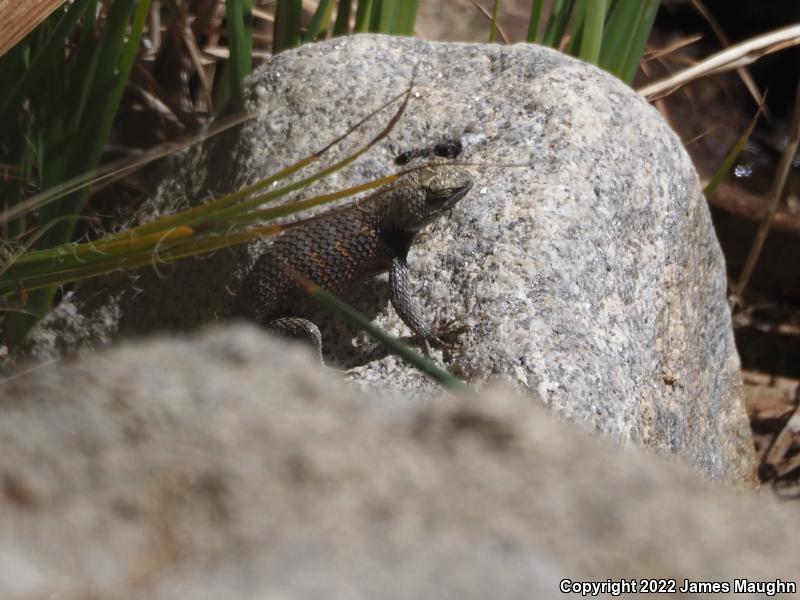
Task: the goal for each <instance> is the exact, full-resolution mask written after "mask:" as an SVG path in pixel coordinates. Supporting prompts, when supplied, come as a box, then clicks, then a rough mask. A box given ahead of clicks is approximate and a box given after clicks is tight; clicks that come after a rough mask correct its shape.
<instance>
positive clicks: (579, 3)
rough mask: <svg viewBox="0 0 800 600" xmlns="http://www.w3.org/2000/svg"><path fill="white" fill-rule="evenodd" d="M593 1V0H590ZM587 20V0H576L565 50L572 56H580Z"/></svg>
mask: <svg viewBox="0 0 800 600" xmlns="http://www.w3.org/2000/svg"><path fill="white" fill-rule="evenodd" d="M590 1H591V0H590ZM585 20H586V0H575V5H574V7H573V11H572V20H571V26H570V31H569V42H568V43H567V46H566V48H564V51H565V52H566V53H567V54H569V55H570V56H578V54H579V52H580V47H581V40H582V39H583V26H584V21H585Z"/></svg>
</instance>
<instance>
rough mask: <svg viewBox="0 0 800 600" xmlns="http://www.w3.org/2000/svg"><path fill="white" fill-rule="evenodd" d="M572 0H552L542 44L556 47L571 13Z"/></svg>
mask: <svg viewBox="0 0 800 600" xmlns="http://www.w3.org/2000/svg"><path fill="white" fill-rule="evenodd" d="M573 3H574V2H573V0H554V1H553V7H552V9H551V10H550V18H549V19H548V20H547V27H546V28H545V32H544V37H543V39H542V44H544V45H545V46H550V47H551V48H558V46H559V44H560V43H561V38H562V37H563V36H564V32H565V31H566V30H567V24H568V23H569V17H570V15H571V14H572V6H573Z"/></svg>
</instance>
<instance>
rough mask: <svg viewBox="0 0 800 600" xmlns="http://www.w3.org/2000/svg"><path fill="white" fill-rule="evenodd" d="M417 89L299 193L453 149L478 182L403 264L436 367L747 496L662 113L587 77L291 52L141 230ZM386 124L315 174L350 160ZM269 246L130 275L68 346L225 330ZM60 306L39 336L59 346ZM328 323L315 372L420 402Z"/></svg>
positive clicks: (516, 62) (567, 67)
mask: <svg viewBox="0 0 800 600" xmlns="http://www.w3.org/2000/svg"><path fill="white" fill-rule="evenodd" d="M415 69H416V71H415ZM414 72H416V80H415V82H414V96H413V98H412V100H411V102H410V103H409V106H408V108H407V110H406V112H405V114H404V115H403V117H402V119H401V121H400V122H399V123H398V125H397V126H396V128H395V129H394V130H393V131H392V132H391V135H390V136H389V137H388V138H387V139H386V140H384V141H382V142H381V143H380V144H378V145H377V146H376V147H375V148H374V149H372V150H371V151H370V152H369V153H368V154H367V155H366V156H364V157H363V158H361V159H360V160H359V161H358V162H357V163H356V164H355V165H353V166H352V167H351V168H348V169H346V170H344V171H341V172H339V173H337V174H335V175H334V176H332V177H330V178H329V179H327V180H326V181H325V182H324V183H322V184H320V185H316V186H314V187H313V188H312V189H311V190H310V191H309V192H308V193H309V194H311V193H315V192H319V191H329V190H332V189H338V188H342V187H344V186H346V185H352V184H353V183H355V182H361V181H364V180H367V179H370V178H374V177H378V176H382V175H385V174H386V173H387V172H391V171H394V170H396V169H397V167H395V166H394V165H393V163H392V160H393V158H394V156H396V155H397V154H398V153H399V152H402V151H405V150H408V149H410V148H418V147H421V146H427V145H430V144H433V143H435V142H439V141H441V140H443V139H446V138H459V139H462V140H464V141H465V142H466V143H467V148H466V150H465V152H464V155H463V157H462V159H463V160H464V161H466V162H468V163H469V165H470V168H471V169H472V170H473V171H474V173H475V176H476V178H477V183H476V186H475V188H474V189H473V191H472V192H471V194H470V195H469V196H468V197H467V198H466V199H465V200H463V201H462V202H461V203H460V204H459V205H458V206H457V207H456V208H455V209H454V210H453V211H452V214H451V216H450V217H449V218H448V219H446V220H442V221H440V222H438V223H435V224H434V225H433V226H432V227H430V228H429V230H428V233H427V236H426V239H425V240H424V241H423V242H422V243H421V244H419V245H418V246H417V247H416V248H415V249H414V250H413V251H412V255H411V268H412V271H413V273H414V274H415V276H416V282H417V283H416V290H415V292H416V295H418V296H419V297H420V298H421V299H422V300H423V302H424V306H425V308H426V309H427V310H428V311H430V313H431V318H432V319H434V318H436V319H438V320H441V321H445V320H448V319H456V320H458V321H460V322H462V323H465V324H467V325H468V326H469V327H470V329H469V331H468V332H467V333H466V334H464V335H463V336H462V337H461V338H460V340H459V341H458V344H457V345H456V346H455V348H453V349H452V350H450V351H448V352H447V353H446V354H444V355H442V354H441V353H438V354H435V358H436V360H437V361H439V362H440V363H441V364H443V365H444V366H445V367H446V368H448V369H450V370H451V371H453V372H455V373H456V374H458V375H460V376H461V377H463V378H464V379H466V380H468V381H469V382H471V383H472V384H473V385H476V386H481V385H483V384H485V383H486V382H487V381H490V380H495V379H499V380H503V381H506V382H511V383H512V384H514V385H515V386H517V387H518V388H519V389H522V390H525V391H527V392H529V393H531V394H532V395H533V396H536V397H538V398H539V399H541V401H543V402H544V403H545V404H546V405H548V406H549V407H550V408H551V409H553V411H554V412H556V413H557V414H559V415H560V416H562V417H564V418H567V419H570V420H573V421H576V422H579V423H582V424H584V425H586V426H588V427H589V428H592V429H595V430H598V431H601V432H603V433H604V434H606V435H607V436H609V437H610V438H612V439H614V440H616V441H618V442H619V443H621V444H629V443H634V444H640V445H644V446H646V447H649V448H652V449H655V450H657V451H659V452H662V453H669V454H676V455H678V456H680V457H682V458H683V459H685V460H686V461H688V462H690V463H692V464H694V465H695V466H696V467H697V468H698V469H699V470H700V471H701V472H703V473H704V474H706V475H707V476H708V477H710V478H712V479H719V480H725V481H742V480H746V479H748V478H750V477H751V476H752V471H753V464H754V462H753V460H754V459H753V453H752V444H751V438H750V432H749V428H748V423H747V419H746V416H745V413H744V409H743V406H742V402H741V389H740V382H739V362H738V357H737V354H736V350H735V347H734V342H733V336H732V331H731V322H730V315H729V311H728V308H727V305H726V299H725V270H724V264H723V257H722V254H721V252H720V249H719V246H718V244H717V241H716V238H715V235H714V232H713V229H712V226H711V222H710V219H709V214H708V210H707V208H706V203H705V200H704V198H703V196H702V193H701V190H700V186H699V183H698V180H697V176H696V174H695V171H694V169H693V167H692V165H691V163H690V161H689V159H688V157H687V155H686V153H685V152H684V150H683V148H682V146H681V144H680V142H679V140H678V138H677V137H676V136H675V135H674V134H673V132H672V131H671V130H670V129H669V127H668V126H667V124H666V123H665V122H664V121H663V120H662V119H661V118H660V116H659V115H658V114H657V112H656V111H655V110H654V109H653V108H651V107H650V106H649V105H648V104H647V103H645V102H644V101H643V100H641V99H640V98H639V97H638V96H637V95H636V94H635V93H634V92H633V91H631V90H630V89H629V88H627V87H626V86H625V85H623V84H622V83H620V82H619V81H617V80H616V79H614V78H613V77H611V76H610V75H607V74H605V73H603V72H601V71H599V70H598V69H595V68H593V67H591V66H587V65H585V64H582V63H580V62H578V61H575V60H572V59H570V58H568V57H566V56H563V55H561V54H558V53H556V52H553V51H550V50H547V49H544V48H540V47H535V46H528V45H516V46H509V47H503V46H499V45H492V46H487V45H468V44H433V43H427V42H424V41H420V40H413V39H403V38H390V37H380V36H357V37H353V38H346V39H336V40H333V41H330V42H326V43H323V44H317V45H310V46H304V47H302V48H300V49H298V50H296V51H292V52H287V53H284V54H281V55H279V56H277V57H275V58H274V59H272V60H271V61H270V62H269V63H268V64H266V65H265V66H264V67H262V68H261V69H259V71H258V72H257V73H255V74H254V75H253V76H252V77H250V79H249V80H248V83H247V86H246V89H245V90H244V91H243V94H242V98H241V100H240V103H239V104H238V105H237V106H236V107H235V109H240V108H244V109H245V110H252V111H257V112H258V118H257V119H255V120H254V121H252V122H249V123H247V124H246V125H245V126H243V127H242V128H241V129H239V130H237V131H233V132H228V133H226V134H224V135H221V136H219V137H218V138H216V139H213V140H210V141H209V142H208V143H207V144H206V145H205V146H204V147H203V148H201V149H198V150H196V151H195V152H194V153H193V154H191V155H190V156H188V157H187V158H186V161H185V162H184V164H183V165H182V166H181V167H180V168H178V169H176V172H175V174H174V175H172V176H171V177H170V178H168V179H167V180H166V181H165V182H164V184H163V185H162V186H161V188H160V190H159V192H158V193H157V194H156V195H155V196H154V197H153V198H152V199H151V200H150V201H149V202H148V204H147V205H146V206H145V207H144V209H143V211H142V214H141V215H140V219H145V218H150V217H152V216H155V215H158V214H164V213H171V212H174V211H176V210H178V209H179V208H182V207H185V206H188V205H191V204H196V203H197V202H199V201H201V200H203V199H206V198H208V197H209V196H210V195H211V194H213V193H219V192H224V191H229V190H233V189H237V188H239V187H241V186H242V185H244V184H246V183H250V182H252V181H254V180H256V179H258V178H261V177H263V176H265V175H267V174H269V173H273V172H275V171H276V170H277V169H278V168H280V167H283V166H286V165H288V164H290V163H292V162H293V161H296V160H298V159H299V158H301V157H304V156H306V155H309V154H311V153H313V152H315V151H317V150H319V149H320V148H321V147H322V146H324V145H325V144H326V143H328V142H329V141H330V140H332V139H335V138H336V137H337V136H339V135H342V134H343V133H345V132H346V131H347V130H348V128H350V127H351V126H352V125H353V124H354V123H356V122H358V121H359V120H360V119H362V118H363V117H364V116H365V115H366V114H368V113H369V112H370V111H371V110H373V109H375V108H377V107H379V106H380V105H381V104H382V103H384V102H386V101H387V100H388V99H389V98H391V97H392V96H393V95H395V94H398V93H399V92H401V91H402V90H403V89H405V88H406V87H407V86H408V85H409V84H410V81H411V77H412V74H413V73H414ZM390 114H391V111H384V112H383V113H381V114H380V115H379V116H378V118H376V119H373V120H372V121H371V122H369V123H368V124H367V125H366V126H365V127H363V128H361V129H359V130H358V131H357V132H356V133H355V134H354V135H353V136H351V138H352V139H349V140H348V141H347V142H346V143H344V144H342V146H341V147H340V148H337V149H336V150H335V151H334V152H332V153H331V156H330V157H329V159H330V160H333V159H334V158H338V157H341V156H343V155H344V154H346V153H348V152H350V151H352V150H353V149H354V148H355V147H356V146H358V145H360V144H363V143H365V141H366V140H368V139H370V138H371V137H372V136H373V135H374V134H375V133H376V132H377V131H379V130H380V129H381V128H382V127H383V126H384V124H385V123H386V122H387V121H388V119H389V117H390ZM265 243H268V242H261V243H257V244H253V245H252V246H250V247H249V248H247V249H238V250H234V251H231V252H227V251H225V252H219V253H218V254H216V255H215V256H213V257H211V258H208V259H205V260H190V261H186V262H185V264H182V265H178V266H174V267H172V268H167V269H161V272H159V273H157V274H156V273H153V272H152V271H147V270H145V271H143V272H142V273H141V275H140V276H139V277H138V278H137V279H136V281H127V280H126V281H122V282H121V283H117V284H116V285H115V286H111V291H98V290H97V288H96V287H92V288H86V289H84V291H83V292H80V293H79V294H78V295H77V297H76V298H75V300H74V304H76V305H78V306H79V309H78V311H77V313H78V314H79V315H80V318H81V319H83V322H85V323H92V324H95V326H94V328H93V329H92V331H90V332H87V335H86V336H85V338H84V339H90V340H96V339H101V338H104V337H110V336H112V335H116V334H118V332H122V333H124V334H132V333H136V334H139V333H142V332H148V331H153V330H164V329H186V328H190V327H194V326H196V325H198V324H201V323H204V322H206V321H208V320H210V319H214V318H221V317H224V316H225V315H226V314H227V312H228V311H229V308H230V304H231V302H232V298H233V294H235V291H236V289H237V287H238V282H239V280H240V278H241V276H242V273H243V272H245V271H246V269H247V268H248V267H249V266H250V265H251V264H252V262H253V261H254V259H255V257H256V256H257V255H258V254H259V252H260V251H261V250H262V249H263V244H265ZM109 298H112V299H113V300H109ZM353 301H354V303H355V305H356V306H357V307H358V308H360V309H361V310H362V311H364V312H366V313H367V314H368V315H370V316H373V317H375V320H376V321H377V322H378V324H380V325H381V326H383V327H385V328H386V329H388V330H389V331H390V332H392V333H395V334H398V335H404V334H407V333H408V332H407V330H406V329H405V327H404V326H403V325H402V324H401V323H400V321H399V319H398V318H397V317H396V315H395V314H394V313H393V311H392V310H391V308H389V307H388V306H387V303H386V293H385V282H382V281H380V280H379V281H377V282H373V283H372V284H370V285H368V286H366V287H365V289H364V290H362V293H360V294H359V295H357V296H356V298H355V299H353ZM68 308H69V307H68V306H67V307H65V308H64V309H62V310H61V311H57V312H56V314H55V315H54V316H53V318H52V319H53V320H56V321H58V320H59V319H60V320H61V324H60V325H59V326H58V327H59V329H60V328H63V327H64V325H63V321H64V319H63V318H61V317H60V316H63V313H64V312H65V311H67V310H68ZM109 316H111V318H109ZM98 322H99V323H102V324H103V326H101V327H100V328H102V327H105V328H106V330H107V331H106V332H105V333H103V332H98V331H97V329H98V326H97V323H98ZM325 324H326V327H325V328H324V331H323V334H324V342H325V348H326V350H327V353H328V356H327V359H328V360H329V361H330V362H333V363H338V364H341V365H347V366H354V365H356V366H357V368H356V369H354V370H353V371H352V373H351V376H350V378H351V380H353V381H355V382H357V383H359V384H360V385H361V386H363V387H365V388H376V389H380V388H386V387H392V388H394V389H397V390H402V391H403V392H404V393H406V394H415V395H418V396H422V397H424V396H430V395H431V394H432V393H434V386H433V385H432V384H431V383H430V382H429V381H428V380H426V379H425V378H424V376H422V375H421V374H420V373H418V372H417V371H415V370H414V369H412V368H410V367H408V366H406V365H405V364H403V363H402V362H400V361H398V360H395V359H393V358H384V359H382V360H372V361H370V362H368V363H367V364H366V365H361V363H359V357H360V356H362V355H363V350H364V348H365V347H366V346H367V345H368V341H367V340H365V339H364V338H363V337H362V336H358V335H356V334H355V332H353V331H352V330H351V329H348V328H346V327H344V326H343V325H342V323H340V322H338V321H336V320H333V321H331V320H330V319H327V320H326V321H325ZM48 326H49V325H48V323H45V324H44V325H43V326H42V327H41V328H40V329H39V330H38V331H37V333H36V334H35V336H34V339H35V344H34V345H35V347H36V348H37V350H36V351H37V352H38V354H39V356H47V355H48V353H50V352H56V351H57V349H58V348H59V347H64V346H66V347H69V348H74V347H75V346H76V345H79V344H78V343H76V340H78V339H80V335H78V334H76V333H75V331H74V329H80V326H78V327H75V328H73V330H71V333H70V335H69V336H68V338H65V337H62V336H59V335H58V334H57V333H56V334H55V335H53V333H52V331H50V330H48Z"/></svg>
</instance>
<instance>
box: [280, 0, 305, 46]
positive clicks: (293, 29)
mask: <svg viewBox="0 0 800 600" xmlns="http://www.w3.org/2000/svg"><path fill="white" fill-rule="evenodd" d="M302 15H303V2H302V0H278V4H277V6H276V8H275V30H274V33H273V37H272V53H273V54H277V53H278V52H280V51H281V50H286V49H287V48H296V47H297V46H299V45H300V28H301V24H302V21H301V17H302Z"/></svg>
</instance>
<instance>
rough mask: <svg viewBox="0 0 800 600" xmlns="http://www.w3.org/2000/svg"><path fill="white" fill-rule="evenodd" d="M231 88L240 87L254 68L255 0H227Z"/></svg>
mask: <svg viewBox="0 0 800 600" xmlns="http://www.w3.org/2000/svg"><path fill="white" fill-rule="evenodd" d="M225 5H226V7H227V22H228V48H229V49H230V53H231V57H230V60H229V61H228V69H229V70H228V74H229V82H230V90H231V92H234V91H235V90H238V89H239V84H240V83H241V81H242V79H244V78H245V77H247V76H248V75H249V74H250V72H251V71H252V70H253V0H226V3H225Z"/></svg>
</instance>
